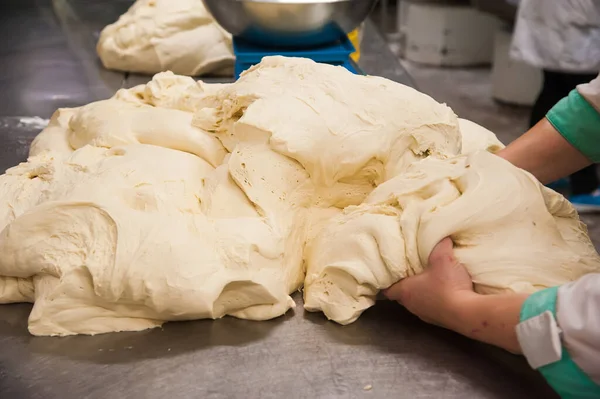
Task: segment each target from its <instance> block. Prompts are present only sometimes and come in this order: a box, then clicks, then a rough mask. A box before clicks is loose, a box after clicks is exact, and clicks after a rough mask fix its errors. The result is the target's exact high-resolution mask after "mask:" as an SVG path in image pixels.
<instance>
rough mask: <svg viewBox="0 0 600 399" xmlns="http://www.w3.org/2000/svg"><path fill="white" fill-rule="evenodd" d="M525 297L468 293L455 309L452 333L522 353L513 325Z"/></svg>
mask: <svg viewBox="0 0 600 399" xmlns="http://www.w3.org/2000/svg"><path fill="white" fill-rule="evenodd" d="M528 296H529V295H528V294H519V293H505V294H493V295H482V294H477V293H475V292H471V293H470V295H464V296H463V297H462V298H461V305H460V306H459V307H457V308H456V314H455V321H454V322H453V323H454V326H453V327H451V328H452V329H453V330H454V331H456V332H458V333H460V334H462V335H465V336H467V337H469V338H472V339H476V340H478V341H482V342H486V343H488V344H492V345H495V346H499V347H501V348H503V349H506V350H508V351H510V352H512V353H521V348H520V345H519V342H518V340H517V334H516V326H517V324H519V322H520V313H521V307H522V306H523V303H524V302H525V300H526V299H527V297H528Z"/></svg>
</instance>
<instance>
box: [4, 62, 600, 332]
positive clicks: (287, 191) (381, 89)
mask: <svg viewBox="0 0 600 399" xmlns="http://www.w3.org/2000/svg"><path fill="white" fill-rule="evenodd" d="M461 147H462V148H468V149H469V151H471V150H473V151H474V152H472V153H470V154H467V155H460V154H461ZM501 147H502V144H501V143H499V142H498V140H497V139H496V138H495V136H494V135H493V134H492V133H491V132H488V131H486V130H485V129H483V128H481V127H479V126H477V125H475V124H473V123H471V122H468V121H464V120H459V119H457V118H456V116H455V115H454V113H453V112H452V111H451V110H450V108H448V107H447V106H445V105H443V104H439V103H437V102H436V101H434V100H433V99H431V98H429V97H427V96H426V95H423V94H421V93H419V92H417V91H415V90H413V89H411V88H408V87H406V86H403V85H400V84H397V83H394V82H391V81H389V80H386V79H383V78H378V77H365V76H356V75H353V74H351V73H350V72H348V71H346V70H345V69H343V68H340V67H332V66H328V65H321V64H316V63H314V62H312V61H309V60H305V59H293V58H283V57H270V58H265V59H264V60H263V62H262V63H261V64H259V65H257V66H255V67H253V68H251V69H250V70H248V71H247V72H246V73H245V74H244V75H243V76H242V77H241V78H240V79H239V80H238V81H237V82H236V83H233V84H229V85H207V84H204V83H202V82H194V81H193V80H192V79H191V78H187V77H182V76H176V75H173V74H172V73H161V74H158V75H156V76H155V77H154V79H153V80H152V81H151V82H149V83H148V84H147V85H142V86H138V87H134V88H132V89H129V90H121V91H119V92H117V94H116V95H115V96H114V97H113V98H111V99H109V100H105V101H99V102H96V103H91V104H88V105H86V106H83V107H80V108H77V109H61V110H58V111H57V112H56V113H55V115H54V116H53V118H52V120H51V122H50V124H49V126H48V127H47V128H46V129H45V130H44V131H43V132H42V133H41V134H40V135H39V136H38V137H37V138H36V139H35V141H34V142H33V144H32V147H31V151H30V157H29V159H28V161H27V162H25V163H23V164H21V165H19V166H16V167H14V168H12V169H10V170H8V171H7V173H6V174H5V175H2V176H0V231H1V232H0V302H2V303H9V302H22V301H28V302H34V306H33V310H32V312H31V315H30V319H29V330H30V332H31V333H32V334H35V335H69V334H77V333H84V334H96V333H103V332H110V331H122V330H141V329H145V328H149V327H153V326H158V325H160V324H162V323H163V322H165V321H170V320H189V319H198V318H219V317H222V316H224V315H232V316H235V317H240V318H248V319H254V320H264V319H269V318H273V317H277V316H279V315H282V314H283V313H285V312H286V311H287V310H288V309H290V308H292V307H293V306H294V301H293V300H292V299H291V297H290V294H291V293H292V292H294V291H296V290H298V289H300V288H301V287H302V285H303V283H304V286H305V302H306V307H307V308H308V309H309V310H323V311H324V312H325V314H326V315H327V316H328V317H329V318H332V319H334V320H336V321H338V322H340V323H348V322H351V321H352V320H354V319H356V317H358V315H359V314H360V312H362V311H363V310H364V309H366V308H367V307H369V306H371V305H372V304H373V303H374V298H375V296H376V294H377V292H378V290H379V289H381V288H386V287H388V286H389V285H391V284H392V283H394V282H395V281H398V280H399V279H401V278H403V277H405V276H409V275H412V274H414V273H418V272H419V271H421V270H422V269H423V267H424V265H423V260H424V259H427V256H428V253H429V251H431V248H432V247H433V245H434V244H435V243H436V241H437V240H439V239H441V238H442V237H444V236H445V235H451V236H452V237H453V238H454V240H455V241H456V243H457V245H458V246H459V250H458V255H459V257H460V258H461V259H462V260H463V261H464V262H465V263H466V264H467V266H468V267H469V270H470V272H471V273H472V274H473V277H474V280H475V282H476V284H477V287H478V289H479V290H480V291H485V292H493V291H499V290H515V291H532V290H535V289H539V288H543V287H547V286H551V285H556V284H561V283H564V282H567V281H570V280H573V279H575V278H577V277H579V276H580V275H582V274H584V273H587V272H590V271H598V270H600V261H599V260H598V256H597V254H596V252H595V251H594V249H593V247H592V245H591V243H590V240H589V238H588V237H587V235H586V232H585V227H584V226H583V225H582V224H581V223H580V222H579V219H578V217H577V214H576V213H575V211H574V210H573V208H572V207H571V206H570V204H569V203H568V202H567V201H565V200H564V198H563V197H561V196H560V195H558V194H556V193H554V192H552V191H549V190H546V189H544V188H543V187H542V186H540V185H539V183H538V182H537V181H535V179H533V178H532V177H531V176H530V175H528V174H527V173H525V172H523V171H521V170H519V169H517V168H515V167H513V166H511V165H510V164H508V163H507V162H505V161H503V160H502V159H500V158H497V157H496V156H494V155H492V154H491V153H490V152H485V151H476V150H478V149H480V150H481V149H483V150H488V151H491V152H494V151H497V150H498V149H499V148H501ZM305 277H306V281H305Z"/></svg>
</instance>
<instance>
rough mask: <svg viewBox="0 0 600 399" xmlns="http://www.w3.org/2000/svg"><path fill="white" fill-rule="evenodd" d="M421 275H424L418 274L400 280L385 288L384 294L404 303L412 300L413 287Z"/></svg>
mask: <svg viewBox="0 0 600 399" xmlns="http://www.w3.org/2000/svg"><path fill="white" fill-rule="evenodd" d="M421 277H422V275H418V276H412V277H407V278H405V279H403V280H400V281H399V282H397V283H396V284H394V285H392V286H391V287H389V288H387V289H385V290H383V291H382V292H383V295H384V296H385V297H386V298H387V299H389V300H392V301H398V302H400V304H404V303H406V301H408V300H410V296H411V292H412V290H413V287H414V286H415V284H416V283H418V280H419V278H421Z"/></svg>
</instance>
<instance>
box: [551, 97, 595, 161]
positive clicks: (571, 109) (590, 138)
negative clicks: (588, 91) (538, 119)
mask: <svg viewBox="0 0 600 399" xmlns="http://www.w3.org/2000/svg"><path fill="white" fill-rule="evenodd" d="M546 119H548V121H549V122H550V123H551V124H552V126H554V128H555V129H556V130H558V132H559V133H560V134H561V135H562V136H563V137H564V138H565V139H566V140H567V141H568V142H569V143H571V145H572V146H573V147H575V148H577V149H578V150H579V151H580V152H581V153H582V154H583V155H585V156H586V157H587V158H588V159H589V160H590V161H592V162H594V163H597V162H600V114H598V111H596V109H595V108H594V107H593V106H592V105H590V103H588V102H587V100H586V99H585V98H584V97H583V96H582V95H581V94H579V92H578V91H577V90H573V91H571V93H569V95H568V96H567V97H565V98H563V99H562V100H560V101H559V102H558V103H556V105H555V106H554V107H553V108H552V109H551V110H550V112H548V114H547V115H546Z"/></svg>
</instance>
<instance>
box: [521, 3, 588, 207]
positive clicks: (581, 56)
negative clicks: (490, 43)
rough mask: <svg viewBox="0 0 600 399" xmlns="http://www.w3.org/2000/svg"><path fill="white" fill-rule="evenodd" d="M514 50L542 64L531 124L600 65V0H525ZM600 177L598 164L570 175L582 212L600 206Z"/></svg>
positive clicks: (573, 195) (575, 201) (574, 199)
mask: <svg viewBox="0 0 600 399" xmlns="http://www.w3.org/2000/svg"><path fill="white" fill-rule="evenodd" d="M519 3H520V4H519V11H518V14H517V23H516V26H515V32H514V35H513V43H512V48H511V56H512V57H513V58H514V59H517V60H520V61H523V62H525V63H527V64H530V65H533V66H535V67H538V68H541V69H542V70H543V74H544V80H543V87H542V90H541V92H540V94H539V96H538V98H537V101H536V102H535V105H534V106H533V110H532V112H531V121H530V127H531V126H533V125H534V124H535V123H537V122H538V121H539V120H540V119H542V118H543V117H544V115H545V114H546V113H547V112H548V111H549V110H550V108H551V107H552V106H553V105H554V104H556V103H557V102H558V101H559V100H560V99H561V98H563V97H565V96H567V95H568V94H569V92H570V91H571V90H574V89H575V87H576V86H577V85H580V84H584V83H587V82H589V81H590V80H592V79H593V78H594V77H595V76H596V75H597V74H598V72H599V71H600V1H597V0H569V1H565V0H521V1H520V2H519ZM599 186H600V181H599V179H598V175H597V172H596V167H595V166H594V165H591V166H588V167H586V168H583V169H581V170H579V171H577V172H575V173H574V174H572V175H571V176H570V193H571V196H570V198H569V200H570V201H571V202H572V203H573V205H575V207H576V208H577V210H579V211H580V212H590V211H600V190H599V189H598V188H599Z"/></svg>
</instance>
